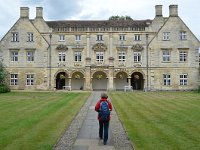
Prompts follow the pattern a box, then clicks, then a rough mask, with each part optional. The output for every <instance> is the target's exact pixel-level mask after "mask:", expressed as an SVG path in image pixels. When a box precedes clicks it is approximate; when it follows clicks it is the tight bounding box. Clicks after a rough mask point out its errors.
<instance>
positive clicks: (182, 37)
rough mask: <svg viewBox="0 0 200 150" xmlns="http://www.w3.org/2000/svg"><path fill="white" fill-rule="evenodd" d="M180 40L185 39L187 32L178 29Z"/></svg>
mask: <svg viewBox="0 0 200 150" xmlns="http://www.w3.org/2000/svg"><path fill="white" fill-rule="evenodd" d="M180 40H187V32H186V31H180Z"/></svg>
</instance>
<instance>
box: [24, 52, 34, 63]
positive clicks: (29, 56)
mask: <svg viewBox="0 0 200 150" xmlns="http://www.w3.org/2000/svg"><path fill="white" fill-rule="evenodd" d="M34 54H35V52H34V51H27V52H26V57H27V61H34Z"/></svg>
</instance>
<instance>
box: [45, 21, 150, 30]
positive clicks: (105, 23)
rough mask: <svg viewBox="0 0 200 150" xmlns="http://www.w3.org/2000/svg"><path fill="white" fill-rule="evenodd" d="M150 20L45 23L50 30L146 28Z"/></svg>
mask: <svg viewBox="0 0 200 150" xmlns="http://www.w3.org/2000/svg"><path fill="white" fill-rule="evenodd" d="M151 22H152V20H71V21H70V20H69V21H64V20H63V21H46V23H47V25H48V26H49V27H51V28H62V27H77V28H80V27H90V28H95V27H96V28H100V27H105V28H106V27H148V26H149V23H151Z"/></svg>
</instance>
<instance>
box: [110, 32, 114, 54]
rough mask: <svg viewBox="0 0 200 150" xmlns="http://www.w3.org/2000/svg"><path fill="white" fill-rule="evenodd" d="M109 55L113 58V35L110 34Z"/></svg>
mask: <svg viewBox="0 0 200 150" xmlns="http://www.w3.org/2000/svg"><path fill="white" fill-rule="evenodd" d="M109 55H110V57H113V34H112V33H110V35H109Z"/></svg>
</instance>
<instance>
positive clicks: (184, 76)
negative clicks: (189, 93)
mask: <svg viewBox="0 0 200 150" xmlns="http://www.w3.org/2000/svg"><path fill="white" fill-rule="evenodd" d="M187 84H188V75H187V74H181V75H180V85H187Z"/></svg>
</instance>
